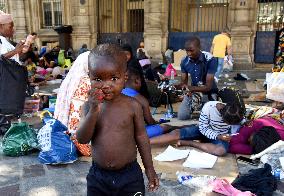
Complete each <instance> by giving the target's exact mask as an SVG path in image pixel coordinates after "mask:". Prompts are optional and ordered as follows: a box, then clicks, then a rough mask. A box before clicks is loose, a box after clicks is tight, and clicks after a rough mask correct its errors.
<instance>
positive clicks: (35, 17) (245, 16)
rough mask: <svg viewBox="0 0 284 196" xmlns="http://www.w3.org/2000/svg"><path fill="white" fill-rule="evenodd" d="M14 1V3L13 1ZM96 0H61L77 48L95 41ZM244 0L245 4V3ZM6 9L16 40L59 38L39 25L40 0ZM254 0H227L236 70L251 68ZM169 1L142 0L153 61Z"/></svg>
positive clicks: (164, 32)
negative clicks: (32, 35)
mask: <svg viewBox="0 0 284 196" xmlns="http://www.w3.org/2000/svg"><path fill="white" fill-rule="evenodd" d="M15 1H16V3H15ZM96 2H97V1H96V0H85V3H84V4H81V3H80V1H79V0H62V8H63V24H64V25H72V26H73V33H72V45H73V48H74V50H78V49H79V48H80V47H81V45H82V44H83V43H86V44H87V45H88V47H89V48H93V47H94V46H96V44H97V36H98V35H97V32H98V27H97V26H98V24H97V22H98V19H97V5H96ZM244 2H245V3H244ZM8 3H9V5H8V9H9V10H8V11H10V13H12V15H13V17H14V19H15V26H16V34H15V39H16V40H20V39H23V38H25V37H26V35H27V34H28V33H30V32H37V33H38V35H39V40H38V44H39V45H41V43H42V42H44V41H50V42H54V41H58V35H57V33H56V32H55V31H54V30H53V29H43V28H41V21H42V20H41V17H42V16H41V8H40V0H13V3H12V1H8ZM256 12H257V1H249V0H242V1H240V0H230V1H229V10H228V26H229V27H230V28H231V30H232V43H233V56H234V58H235V68H236V69H252V68H253V67H254V63H253V62H254V56H253V49H254V37H255V32H256ZM168 17H169V1H165V0H144V41H145V48H146V50H147V51H148V52H149V54H150V56H151V57H152V58H153V60H157V61H160V60H161V59H162V55H161V52H164V51H165V50H166V48H167V44H168Z"/></svg>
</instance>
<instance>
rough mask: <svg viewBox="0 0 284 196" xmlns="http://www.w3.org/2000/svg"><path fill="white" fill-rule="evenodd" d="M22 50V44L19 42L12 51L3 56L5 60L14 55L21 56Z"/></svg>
mask: <svg viewBox="0 0 284 196" xmlns="http://www.w3.org/2000/svg"><path fill="white" fill-rule="evenodd" d="M23 48H24V42H22V41H20V42H19V43H18V44H17V46H16V47H15V49H14V50H12V51H10V52H7V53H5V54H4V55H3V56H4V57H5V58H7V59H9V58H11V57H13V56H14V55H16V54H21V53H22V50H23Z"/></svg>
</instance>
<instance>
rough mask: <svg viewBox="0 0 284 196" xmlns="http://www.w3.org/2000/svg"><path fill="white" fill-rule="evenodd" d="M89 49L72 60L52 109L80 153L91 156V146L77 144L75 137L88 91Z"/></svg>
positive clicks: (89, 87)
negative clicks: (65, 127)
mask: <svg viewBox="0 0 284 196" xmlns="http://www.w3.org/2000/svg"><path fill="white" fill-rule="evenodd" d="M89 53H90V52H89V51H87V52H85V53H82V54H80V55H79V56H78V58H77V59H76V60H75V61H74V63H73V65H72V67H71V69H70V70H69V72H68V74H67V75H66V78H65V79H64V80H63V82H62V84H61V86H60V89H59V92H58V94H57V100H56V105H55V111H54V118H56V119H58V120H59V121H60V122H62V123H63V124H64V125H65V126H67V128H68V131H69V132H70V133H71V134H72V135H74V137H73V141H74V143H75V145H76V146H77V148H78V150H79V151H80V153H81V154H82V155H85V156H91V148H90V146H89V145H88V144H79V143H78V142H77V140H76V139H75V137H76V130H77V129H78V126H79V121H80V119H81V107H82V105H83V104H84V102H85V101H86V100H87V98H88V91H89V90H90V89H91V83H90V79H89V76H88V72H89V69H88V55H89Z"/></svg>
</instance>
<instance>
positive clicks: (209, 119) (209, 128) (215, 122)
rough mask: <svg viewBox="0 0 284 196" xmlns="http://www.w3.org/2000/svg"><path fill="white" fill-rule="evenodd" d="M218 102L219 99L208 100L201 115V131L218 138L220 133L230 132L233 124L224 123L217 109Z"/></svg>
mask: <svg viewBox="0 0 284 196" xmlns="http://www.w3.org/2000/svg"><path fill="white" fill-rule="evenodd" d="M217 103H221V102H219V101H209V102H207V103H206V104H205V105H204V106H203V108H202V110H201V114H200V117H199V131H200V132H201V133H202V134H203V135H205V136H206V137H207V138H209V139H213V140H216V139H217V136H218V135H220V134H225V133H228V132H229V130H230V129H231V126H230V125H228V124H226V123H224V122H223V119H222V117H221V115H220V112H219V111H218V110H217V108H216V105H217Z"/></svg>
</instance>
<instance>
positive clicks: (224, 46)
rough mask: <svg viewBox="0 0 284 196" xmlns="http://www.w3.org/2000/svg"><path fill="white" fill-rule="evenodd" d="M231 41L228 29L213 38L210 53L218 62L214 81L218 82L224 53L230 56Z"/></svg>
mask: <svg viewBox="0 0 284 196" xmlns="http://www.w3.org/2000/svg"><path fill="white" fill-rule="evenodd" d="M231 45H232V44H231V40H230V33H229V29H228V28H224V29H223V30H222V32H221V33H220V34H218V35H215V37H214V38H213V42H212V46H211V50H210V52H211V53H212V54H213V56H214V57H215V58H217V60H218V67H217V72H216V73H215V80H216V81H218V79H219V77H220V74H221V73H222V71H223V65H224V57H225V56H226V51H227V54H228V56H229V55H231Z"/></svg>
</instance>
